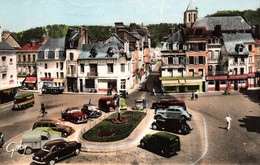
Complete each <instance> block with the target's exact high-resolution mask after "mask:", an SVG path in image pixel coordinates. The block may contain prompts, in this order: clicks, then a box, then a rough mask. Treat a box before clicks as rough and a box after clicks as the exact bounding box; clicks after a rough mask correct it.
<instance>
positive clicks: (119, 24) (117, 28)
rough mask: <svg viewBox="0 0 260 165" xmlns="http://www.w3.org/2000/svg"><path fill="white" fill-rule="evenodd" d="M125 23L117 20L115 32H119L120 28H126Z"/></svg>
mask: <svg viewBox="0 0 260 165" xmlns="http://www.w3.org/2000/svg"><path fill="white" fill-rule="evenodd" d="M124 28H125V26H124V23H123V22H115V33H116V34H118V32H119V29H124Z"/></svg>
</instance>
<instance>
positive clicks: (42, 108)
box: [40, 103, 46, 117]
mask: <svg viewBox="0 0 260 165" xmlns="http://www.w3.org/2000/svg"><path fill="white" fill-rule="evenodd" d="M40 111H41V113H42V117H43V116H44V115H45V113H46V112H45V106H44V104H43V103H42V104H41V110H40Z"/></svg>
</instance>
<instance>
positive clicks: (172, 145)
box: [140, 131, 181, 157]
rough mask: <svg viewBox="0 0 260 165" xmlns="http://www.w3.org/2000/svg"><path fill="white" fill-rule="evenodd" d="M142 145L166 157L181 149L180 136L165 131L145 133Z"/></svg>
mask: <svg viewBox="0 0 260 165" xmlns="http://www.w3.org/2000/svg"><path fill="white" fill-rule="evenodd" d="M140 146H141V147H142V148H146V149H149V150H152V151H154V152H157V153H159V154H161V155H162V156H165V157H169V156H170V155H171V154H176V152H178V151H180V150H181V144H180V137H179V136H178V135H175V134H173V133H170V132H165V131H159V132H156V133H154V134H147V135H145V136H144V137H143V139H142V140H141V141H140Z"/></svg>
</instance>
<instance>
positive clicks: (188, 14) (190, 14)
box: [184, 0, 198, 27]
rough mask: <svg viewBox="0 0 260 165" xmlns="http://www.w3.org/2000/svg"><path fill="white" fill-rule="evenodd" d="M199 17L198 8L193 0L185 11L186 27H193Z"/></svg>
mask: <svg viewBox="0 0 260 165" xmlns="http://www.w3.org/2000/svg"><path fill="white" fill-rule="evenodd" d="M197 18H198V8H197V7H195V6H194V5H193V3H192V0H191V1H190V3H189V5H188V7H187V9H186V11H185V12H184V24H185V25H186V27H192V25H193V24H194V22H195V21H196V19H197Z"/></svg>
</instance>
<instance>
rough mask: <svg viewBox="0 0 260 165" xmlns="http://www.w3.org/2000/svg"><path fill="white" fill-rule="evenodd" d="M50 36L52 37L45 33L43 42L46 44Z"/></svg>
mask: <svg viewBox="0 0 260 165" xmlns="http://www.w3.org/2000/svg"><path fill="white" fill-rule="evenodd" d="M49 38H50V37H49V36H48V35H47V34H44V35H43V41H42V44H45V43H46V42H47V41H48V39H49Z"/></svg>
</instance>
